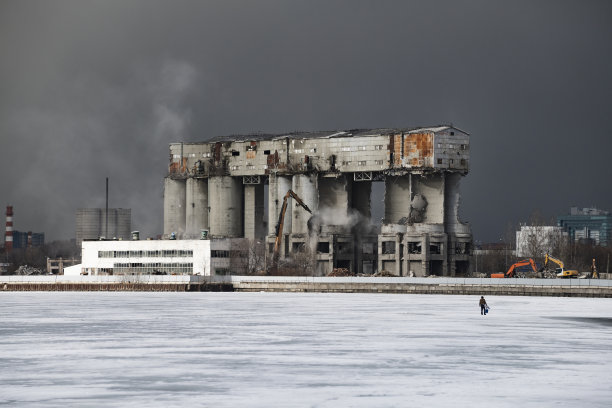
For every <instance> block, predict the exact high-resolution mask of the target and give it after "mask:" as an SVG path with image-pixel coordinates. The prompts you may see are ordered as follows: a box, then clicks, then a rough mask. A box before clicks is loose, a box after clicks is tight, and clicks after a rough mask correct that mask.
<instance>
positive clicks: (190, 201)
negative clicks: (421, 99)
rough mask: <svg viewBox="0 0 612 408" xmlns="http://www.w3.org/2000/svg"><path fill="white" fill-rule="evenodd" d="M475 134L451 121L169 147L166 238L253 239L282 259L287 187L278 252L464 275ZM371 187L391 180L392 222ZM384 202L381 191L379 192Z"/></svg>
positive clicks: (398, 270) (387, 185)
mask: <svg viewBox="0 0 612 408" xmlns="http://www.w3.org/2000/svg"><path fill="white" fill-rule="evenodd" d="M469 152H470V144H469V134H468V133H466V132H464V131H462V130H459V129H457V128H455V127H453V126H438V127H430V128H416V129H371V130H363V129H359V130H347V131H333V132H295V133H288V134H248V135H234V136H226V137H216V138H213V139H210V140H207V141H205V142H200V143H171V144H170V164H169V172H168V175H167V176H166V178H165V180H164V235H165V236H169V235H170V234H172V233H174V235H175V236H176V237H177V238H178V239H181V238H185V239H187V238H195V237H199V236H200V234H201V231H202V230H206V231H208V235H209V238H211V239H215V238H232V237H235V238H247V239H250V240H258V241H260V242H266V243H267V245H266V250H267V252H268V253H267V256H268V257H270V256H271V255H272V251H273V248H274V242H275V240H276V231H277V221H278V220H279V213H280V211H281V207H282V204H283V199H284V197H285V195H286V194H287V192H288V191H289V190H292V191H293V192H295V193H296V195H297V196H299V197H300V198H301V200H302V201H303V203H304V204H306V206H307V207H308V208H309V209H310V210H311V211H312V214H310V213H309V212H308V211H306V210H305V209H304V208H303V207H302V206H301V205H298V203H296V201H295V200H291V199H290V201H289V204H290V205H288V206H287V210H286V213H285V214H284V216H285V217H284V223H283V224H284V228H283V234H282V237H281V240H280V242H281V245H280V251H279V256H280V258H281V259H284V258H287V257H292V256H294V255H297V254H300V253H304V252H307V253H309V254H311V255H310V256H312V257H314V260H315V261H316V264H315V265H316V266H315V268H314V269H315V274H317V275H327V274H328V273H329V272H331V271H332V270H333V269H334V268H347V269H349V270H350V271H351V272H353V273H364V274H371V273H375V272H377V271H383V270H385V271H388V272H390V273H392V274H394V275H397V276H427V275H438V276H465V275H467V274H468V273H469V271H470V263H469V259H470V253H471V243H472V234H471V231H470V228H469V226H468V225H467V224H465V223H463V222H461V221H460V220H459V217H458V209H459V198H460V195H459V183H460V180H461V177H462V176H464V175H466V174H467V173H468V168H469ZM372 183H384V218H383V220H382V224H378V223H374V222H372V220H371V210H372V204H371V203H372V201H373V197H372ZM376 200H380V201H383V197H376Z"/></svg>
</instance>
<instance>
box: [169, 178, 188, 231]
mask: <svg viewBox="0 0 612 408" xmlns="http://www.w3.org/2000/svg"><path fill="white" fill-rule="evenodd" d="M173 232H176V234H177V236H178V237H179V238H180V237H181V236H182V235H183V233H184V232H185V180H174V179H171V178H170V177H166V178H165V179H164V235H170V234H171V233H173Z"/></svg>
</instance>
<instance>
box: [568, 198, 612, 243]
mask: <svg viewBox="0 0 612 408" xmlns="http://www.w3.org/2000/svg"><path fill="white" fill-rule="evenodd" d="M557 225H558V226H559V227H561V228H563V229H564V230H565V231H567V233H568V234H569V238H570V240H571V241H572V242H590V243H592V244H595V245H601V246H607V245H610V244H611V243H612V215H610V213H609V212H608V211H604V210H599V209H597V208H578V207H571V208H570V213H569V215H561V216H559V217H557Z"/></svg>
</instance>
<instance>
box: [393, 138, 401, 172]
mask: <svg viewBox="0 0 612 408" xmlns="http://www.w3.org/2000/svg"><path fill="white" fill-rule="evenodd" d="M391 152H392V153H393V164H395V165H398V166H401V165H402V135H401V133H400V134H397V135H393V136H391Z"/></svg>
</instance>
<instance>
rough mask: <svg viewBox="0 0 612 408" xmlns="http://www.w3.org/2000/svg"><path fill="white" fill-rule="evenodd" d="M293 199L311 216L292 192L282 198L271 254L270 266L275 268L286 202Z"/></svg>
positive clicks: (305, 206) (309, 211) (306, 207)
mask: <svg viewBox="0 0 612 408" xmlns="http://www.w3.org/2000/svg"><path fill="white" fill-rule="evenodd" d="M290 197H291V198H293V199H294V200H295V202H296V203H298V204H299V205H301V206H302V208H304V209H305V210H306V211H308V213H310V214H312V211H311V210H310V208H308V206H307V205H306V204H305V203H304V202H303V201H302V199H301V198H300V197H299V196H298V195H297V194H296V193H294V192H293V190H289V191H287V194H285V197H283V205H282V207H281V210H280V213H279V214H278V222H277V223H276V239H275V240H274V253H273V254H272V266H273V268H275V267H276V264H277V262H278V258H279V253H280V243H281V240H282V237H283V227H284V224H285V213H286V212H287V201H288V200H289V198H290Z"/></svg>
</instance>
